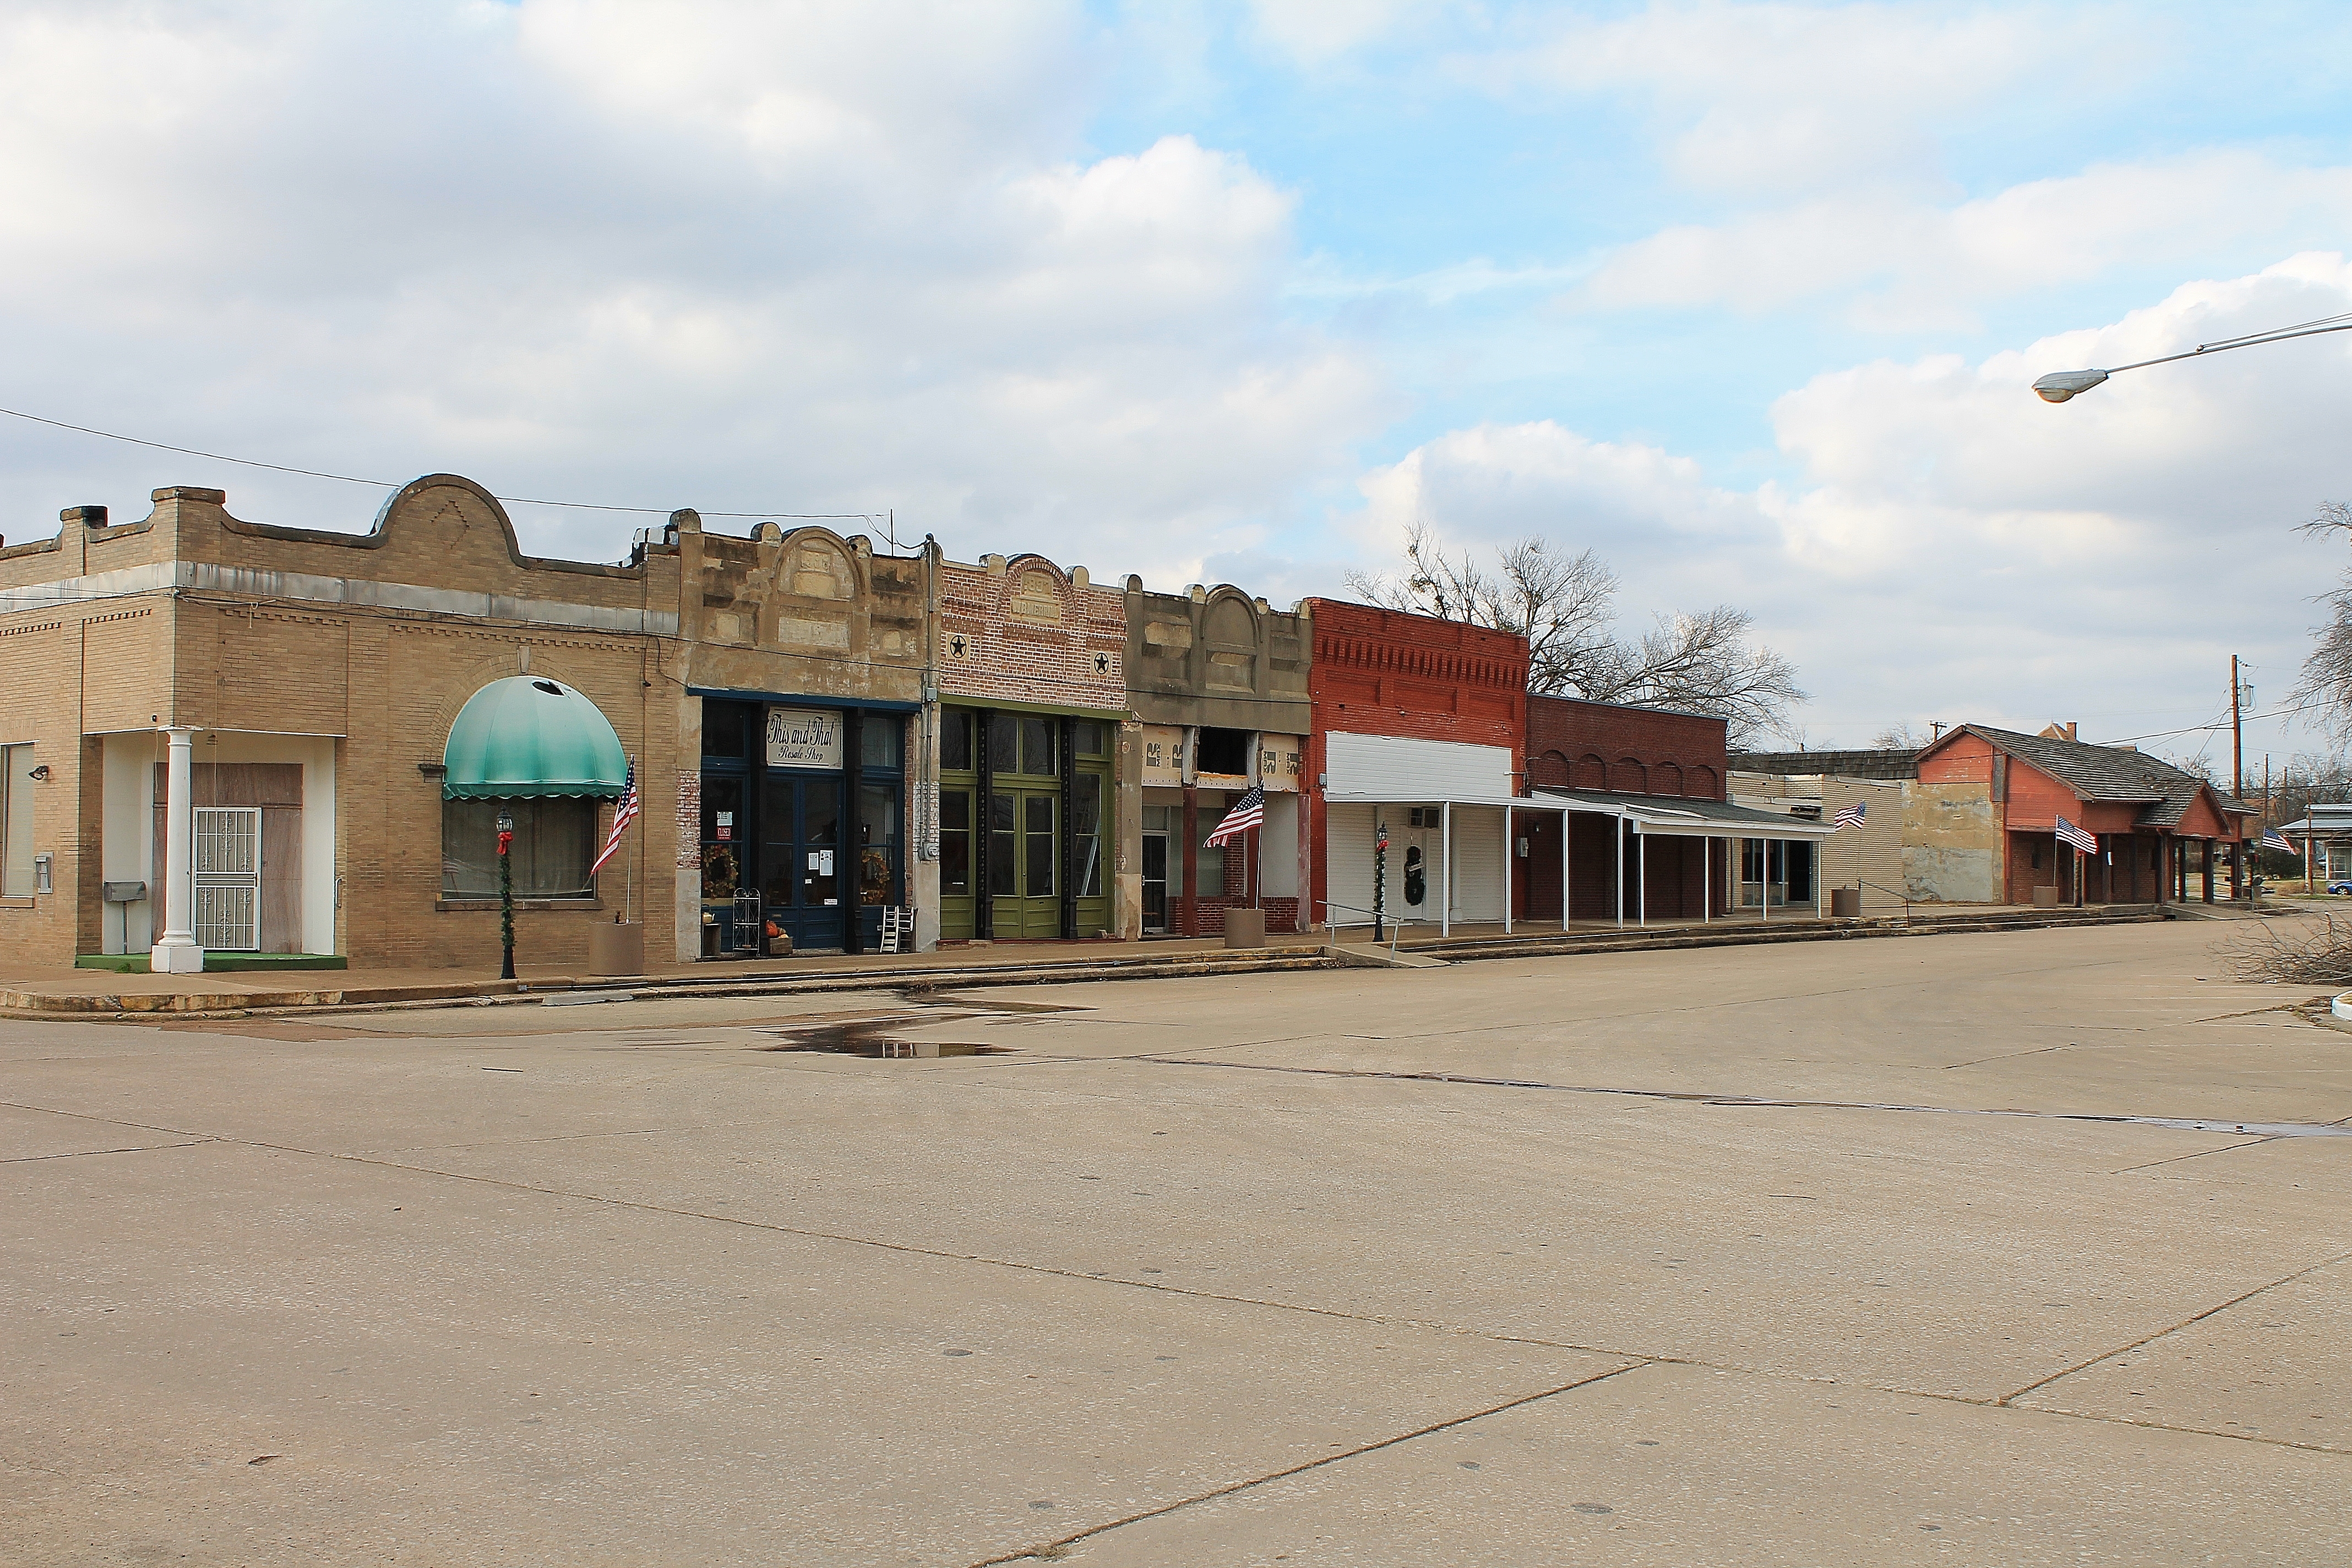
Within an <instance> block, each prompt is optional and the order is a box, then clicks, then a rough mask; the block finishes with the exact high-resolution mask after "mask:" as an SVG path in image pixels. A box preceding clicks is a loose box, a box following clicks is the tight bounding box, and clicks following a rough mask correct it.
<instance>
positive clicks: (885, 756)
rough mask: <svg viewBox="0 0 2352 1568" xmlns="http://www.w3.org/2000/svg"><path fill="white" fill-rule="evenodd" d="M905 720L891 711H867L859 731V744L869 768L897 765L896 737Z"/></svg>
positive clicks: (893, 766) (902, 728) (904, 727)
mask: <svg viewBox="0 0 2352 1568" xmlns="http://www.w3.org/2000/svg"><path fill="white" fill-rule="evenodd" d="M906 727H907V721H905V720H903V719H901V718H898V716H897V715H896V714H891V713H868V714H867V715H866V723H865V725H864V727H863V729H862V730H861V731H860V740H859V742H858V743H859V746H860V748H861V751H862V752H863V754H864V756H865V759H866V766H867V767H869V768H895V767H897V766H898V737H899V735H900V733H901V732H902V731H904V730H905V729H906Z"/></svg>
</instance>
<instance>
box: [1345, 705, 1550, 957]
mask: <svg viewBox="0 0 2352 1568" xmlns="http://www.w3.org/2000/svg"><path fill="white" fill-rule="evenodd" d="M1513 762H1514V758H1513V755H1512V753H1511V751H1510V749H1509V748H1508V747H1505V746H1474V745H1466V744H1464V743H1462V742H1454V741H1423V740H1414V739H1409V738H1406V737H1402V736H1394V735H1357V734H1349V733H1346V732H1334V733H1331V734H1328V735H1327V736H1326V737H1325V738H1324V770H1325V779H1324V787H1325V789H1326V790H1327V791H1328V793H1329V794H1330V795H1341V796H1355V797H1358V798H1356V799H1352V800H1350V799H1339V800H1333V801H1331V802H1329V803H1328V805H1327V807H1326V810H1325V816H1324V824H1325V827H1324V842H1325V853H1326V855H1327V856H1328V872H1327V880H1326V885H1325V886H1326V896H1327V897H1328V899H1329V900H1330V901H1331V903H1332V904H1333V905H1334V906H1335V907H1334V908H1333V909H1332V910H1331V911H1330V914H1329V918H1330V919H1331V920H1333V921H1338V922H1339V923H1341V924H1350V923H1360V922H1362V921H1368V920H1369V919H1370V915H1369V914H1367V913H1365V912H1363V911H1365V910H1370V908H1371V905H1372V859H1373V853H1374V844H1375V842H1376V833H1377V828H1378V826H1379V825H1381V824H1382V823H1385V824H1386V825H1387V827H1388V830H1389V857H1388V871H1387V879H1386V886H1385V889H1384V892H1383V897H1382V901H1381V907H1382V910H1383V912H1384V913H1386V914H1387V915H1388V916H1389V917H1391V918H1392V919H1393V918H1405V919H1411V920H1419V921H1430V922H1432V923H1435V922H1438V921H1441V920H1442V919H1444V918H1446V910H1445V908H1444V902H1443V899H1442V895H1443V892H1444V882H1443V878H1444V873H1445V872H1446V870H1447V869H1448V868H1450V869H1451V872H1452V876H1453V900H1452V910H1451V917H1450V918H1451V919H1452V920H1453V921H1470V922H1485V921H1500V920H1502V919H1503V915H1504V909H1505V904H1506V902H1507V899H1506V895H1505V892H1504V886H1503V867H1504V858H1505V850H1506V846H1505V844H1504V842H1503V807H1501V806H1499V805H1466V804H1465V805H1454V806H1453V807H1452V816H1453V833H1452V847H1451V853H1450V854H1449V852H1448V848H1447V834H1446V831H1445V826H1444V823H1445V816H1444V803H1445V802H1447V801H1448V800H1454V801H1461V800H1463V799H1464V798H1465V797H1469V798H1472V799H1480V798H1483V799H1486V800H1493V799H1496V798H1497V797H1502V796H1508V795H1510V794H1511V793H1512V792H1511V784H1512V776H1511V775H1512V763H1513ZM1366 795H1370V796H1373V797H1374V800H1373V801H1366V800H1364V799H1362V798H1361V797H1363V796H1366ZM1536 804H1537V803H1535V802H1532V801H1531V802H1529V805H1531V806H1532V805H1536ZM1415 806H1420V807H1422V808H1423V824H1424V825H1423V826H1418V827H1416V826H1412V808H1413V807H1415ZM1555 809H1556V808H1555ZM1414 848H1418V849H1419V850H1420V851H1421V854H1422V863H1423V867H1424V868H1425V877H1426V882H1427V889H1426V892H1425V895H1424V897H1423V901H1422V903H1421V904H1420V905H1418V906H1415V905H1412V903H1410V902H1409V901H1408V900H1407V898H1406V891H1407V888H1406V868H1407V861H1408V854H1409V851H1410V850H1412V849H1414ZM1341 906H1344V907H1341Z"/></svg>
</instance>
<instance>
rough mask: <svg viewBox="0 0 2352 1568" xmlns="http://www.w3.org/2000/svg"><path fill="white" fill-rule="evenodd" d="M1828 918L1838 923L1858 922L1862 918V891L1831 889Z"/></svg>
mask: <svg viewBox="0 0 2352 1568" xmlns="http://www.w3.org/2000/svg"><path fill="white" fill-rule="evenodd" d="M1830 918H1831V919H1832V920H1840V921H1853V920H1860V919H1861V918H1862V889H1860V888H1832V889H1830Z"/></svg>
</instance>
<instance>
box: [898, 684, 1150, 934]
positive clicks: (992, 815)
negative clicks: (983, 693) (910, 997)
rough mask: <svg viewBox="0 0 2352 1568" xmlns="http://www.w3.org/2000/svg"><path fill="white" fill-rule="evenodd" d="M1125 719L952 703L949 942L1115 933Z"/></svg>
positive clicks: (945, 886)
mask: <svg viewBox="0 0 2352 1568" xmlns="http://www.w3.org/2000/svg"><path fill="white" fill-rule="evenodd" d="M1120 717H1121V716H1120V715H1119V714H1118V713H1117V712H1107V711H1104V710H1098V709H1077V708H1053V707H1046V706H1043V705H1034V704H1026V703H1023V704H1014V703H1006V702H998V703H994V704H992V705H989V706H985V707H982V706H978V705H965V704H961V703H957V702H955V701H953V700H949V701H947V702H945V703H943V704H942V706H941V708H940V746H939V758H940V772H939V779H940V810H939V823H940V938H941V939H942V940H944V941H949V942H957V941H971V940H975V939H977V940H981V941H991V942H1022V941H1029V942H1036V941H1048V940H1052V939H1054V938H1057V937H1087V936H1096V935H1098V934H1100V933H1101V932H1103V931H1108V930H1109V929H1110V928H1111V897H1110V895H1111V887H1112V884H1111V877H1110V867H1109V860H1110V857H1111V855H1112V854H1113V852H1114V849H1115V847H1116V834H1115V831H1114V821H1113V817H1114V812H1115V809H1116V786H1115V781H1114V774H1113V768H1112V757H1113V754H1114V751H1115V748H1116V743H1117V739H1118V724H1119V720H1120Z"/></svg>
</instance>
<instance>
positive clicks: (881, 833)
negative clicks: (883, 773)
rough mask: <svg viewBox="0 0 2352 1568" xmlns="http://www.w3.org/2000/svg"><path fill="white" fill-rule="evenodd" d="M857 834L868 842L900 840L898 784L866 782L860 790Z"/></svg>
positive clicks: (892, 842) (882, 842) (877, 842)
mask: <svg viewBox="0 0 2352 1568" xmlns="http://www.w3.org/2000/svg"><path fill="white" fill-rule="evenodd" d="M857 835H858V837H859V839H860V841H862V842H864V843H866V844H896V843H898V785H897V784H866V785H864V786H862V787H861V788H860V789H859V790H858V792H857Z"/></svg>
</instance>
